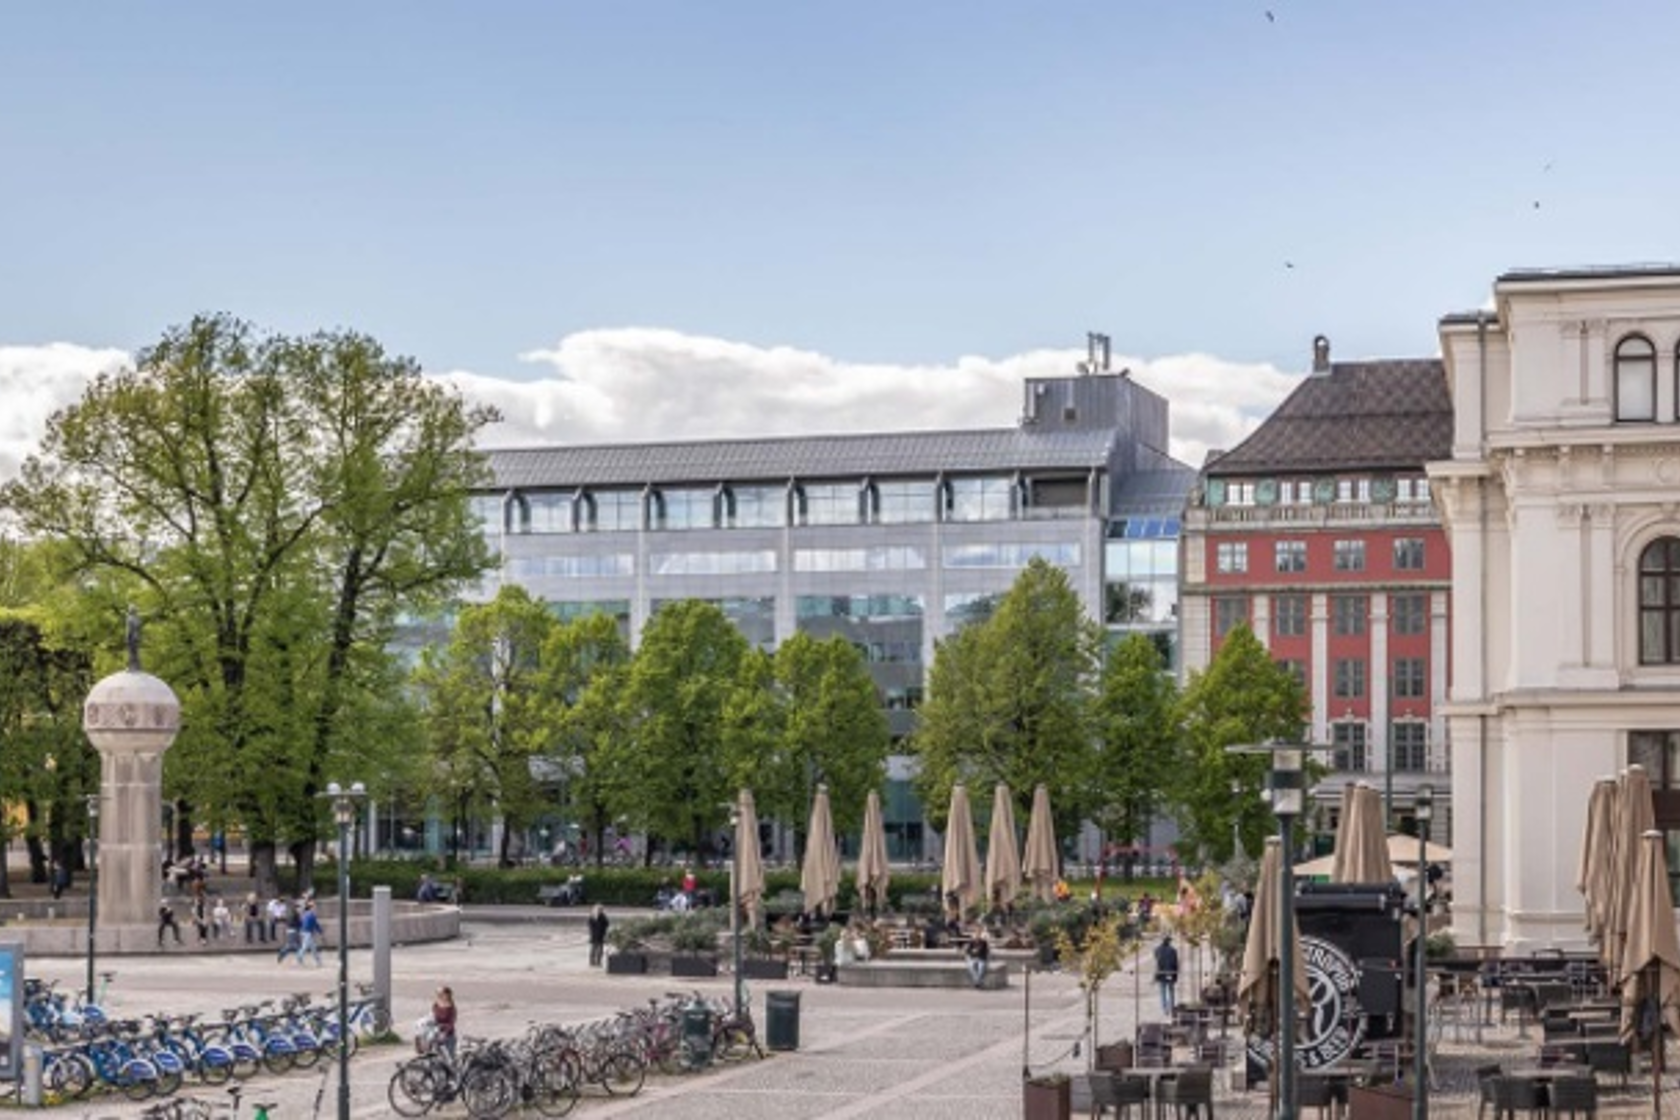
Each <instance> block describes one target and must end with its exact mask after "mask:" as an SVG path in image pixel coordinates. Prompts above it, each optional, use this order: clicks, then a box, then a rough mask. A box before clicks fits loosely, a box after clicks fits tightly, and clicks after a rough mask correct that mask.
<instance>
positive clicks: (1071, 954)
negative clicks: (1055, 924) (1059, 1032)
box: [1056, 914, 1126, 1068]
mask: <svg viewBox="0 0 1680 1120" xmlns="http://www.w3.org/2000/svg"><path fill="white" fill-rule="evenodd" d="M1125 949H1126V946H1125V944H1124V942H1123V941H1122V939H1121V936H1120V918H1119V915H1116V914H1110V915H1109V916H1108V917H1106V918H1103V919H1102V920H1101V921H1098V922H1095V923H1093V924H1091V925H1090V926H1089V927H1087V928H1086V930H1085V932H1084V935H1083V936H1082V937H1080V938H1079V939H1078V940H1075V939H1074V938H1073V937H1072V936H1070V935H1069V934H1068V933H1067V932H1066V930H1058V931H1057V934H1056V953H1057V955H1058V956H1060V957H1061V959H1062V967H1063V968H1064V969H1066V970H1067V971H1068V972H1070V973H1072V974H1073V975H1074V976H1075V977H1077V978H1078V980H1079V990H1080V991H1082V992H1084V993H1085V1031H1086V1033H1087V1034H1089V1035H1090V1036H1091V1044H1090V1046H1088V1047H1087V1048H1086V1061H1087V1063H1088V1064H1089V1065H1091V1066H1092V1068H1094V1064H1095V1062H1096V1054H1097V1042H1098V1039H1097V993H1098V992H1099V991H1100V990H1101V989H1102V986H1103V984H1104V983H1105V982H1106V981H1107V980H1108V978H1109V977H1110V976H1112V975H1113V974H1114V972H1115V970H1116V969H1118V968H1119V967H1120V962H1121V959H1122V958H1123V957H1124V955H1125Z"/></svg>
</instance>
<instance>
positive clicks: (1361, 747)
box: [1330, 723, 1366, 772]
mask: <svg viewBox="0 0 1680 1120" xmlns="http://www.w3.org/2000/svg"><path fill="white" fill-rule="evenodd" d="M1330 742H1331V745H1332V746H1333V747H1334V748H1335V752H1336V753H1335V763H1334V765H1335V767H1336V769H1338V770H1352V771H1355V772H1358V771H1361V770H1364V769H1366V765H1365V762H1366V760H1365V725H1364V724H1363V723H1333V724H1331V725H1330Z"/></svg>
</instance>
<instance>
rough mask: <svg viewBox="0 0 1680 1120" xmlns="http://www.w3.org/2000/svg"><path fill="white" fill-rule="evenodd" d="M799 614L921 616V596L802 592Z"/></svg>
mask: <svg viewBox="0 0 1680 1120" xmlns="http://www.w3.org/2000/svg"><path fill="white" fill-rule="evenodd" d="M796 610H797V613H798V616H799V617H800V618H801V619H806V618H920V617H922V597H921V596H920V595H801V596H800V597H799V602H798V603H797V604H796Z"/></svg>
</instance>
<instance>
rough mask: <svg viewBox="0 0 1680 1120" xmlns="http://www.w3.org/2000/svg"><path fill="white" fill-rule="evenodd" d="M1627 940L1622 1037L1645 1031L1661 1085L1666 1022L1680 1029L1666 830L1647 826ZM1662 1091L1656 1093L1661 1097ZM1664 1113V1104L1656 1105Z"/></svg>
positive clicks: (1679, 970) (1679, 956)
mask: <svg viewBox="0 0 1680 1120" xmlns="http://www.w3.org/2000/svg"><path fill="white" fill-rule="evenodd" d="M1628 903H1629V906H1628V922H1627V926H1628V929H1627V944H1626V946H1625V947H1624V950H1623V953H1622V963H1621V970H1620V972H1619V973H1618V974H1617V977H1618V979H1619V980H1620V981H1621V985H1622V1041H1623V1042H1630V1041H1632V1040H1633V1039H1635V1037H1636V1036H1637V1037H1639V1040H1640V1043H1641V1045H1645V1046H1648V1047H1649V1048H1650V1051H1651V1055H1652V1070H1651V1076H1652V1077H1653V1079H1657V1083H1658V1084H1659V1085H1660V1083H1661V1082H1660V1077H1661V1074H1662V1051H1663V1046H1662V1031H1661V1026H1662V1024H1666V1025H1667V1027H1668V1029H1669V1030H1670V1031H1673V1032H1675V1033H1676V1034H1680V935H1677V934H1676V931H1675V926H1674V901H1673V896H1672V895H1671V894H1670V893H1669V884H1668V859H1667V857H1666V856H1665V855H1664V853H1663V837H1662V833H1660V832H1658V831H1657V830H1656V829H1651V830H1649V831H1647V832H1645V833H1644V834H1643V835H1642V836H1641V837H1640V841H1639V859H1638V869H1637V871H1636V872H1635V876H1634V882H1633V888H1632V893H1631V896H1630V897H1629V899H1628ZM1661 1097H1662V1094H1661V1092H1660V1090H1659V1091H1657V1092H1656V1094H1655V1099H1656V1101H1660V1100H1661ZM1655 1107H1656V1109H1657V1111H1656V1115H1658V1116H1661V1115H1662V1113H1661V1106H1660V1104H1658V1105H1656V1106H1655Z"/></svg>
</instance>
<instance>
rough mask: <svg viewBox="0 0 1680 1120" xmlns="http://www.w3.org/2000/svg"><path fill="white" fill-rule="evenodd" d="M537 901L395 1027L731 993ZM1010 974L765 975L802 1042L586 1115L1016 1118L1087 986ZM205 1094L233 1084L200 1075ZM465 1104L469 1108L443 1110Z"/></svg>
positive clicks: (166, 999) (406, 988)
mask: <svg viewBox="0 0 1680 1120" xmlns="http://www.w3.org/2000/svg"><path fill="white" fill-rule="evenodd" d="M491 917H497V918H502V919H505V918H506V917H507V915H490V914H487V913H486V914H484V915H483V918H485V919H487V918H491ZM532 917H534V919H535V920H530V921H517V922H508V921H506V920H497V921H493V922H492V921H488V920H482V919H480V918H474V917H473V915H472V913H471V911H469V919H470V920H469V922H468V924H467V927H466V932H467V936H465V937H463V938H462V939H460V940H458V941H455V942H449V943H443V944H436V945H417V946H410V947H402V948H399V949H397V950H396V952H395V954H394V960H393V976H394V986H395V998H394V1004H395V1006H394V1013H395V1020H396V1024H397V1028H398V1030H399V1031H400V1032H401V1033H403V1034H404V1035H405V1036H406V1035H407V1034H408V1033H409V1031H410V1027H411V1024H412V1023H413V1022H414V1021H415V1020H416V1019H418V1018H420V1017H421V1016H422V1015H423V1014H425V1012H426V1010H427V1008H428V1007H429V1005H430V1001H431V995H432V992H433V991H434V990H435V988H436V986H437V985H438V984H441V983H448V984H450V985H451V986H452V987H453V988H454V989H455V994H456V1000H457V1002H458V1004H459V1005H460V1008H461V1022H462V1026H461V1029H462V1032H463V1034H466V1035H469V1036H471V1035H489V1036H505V1035H513V1034H517V1033H519V1032H520V1031H522V1030H523V1029H524V1028H525V1027H526V1025H527V1024H529V1023H530V1022H532V1021H549V1022H553V1021H558V1022H563V1023H571V1022H581V1021H585V1020H588V1019H592V1018H597V1017H601V1016H606V1015H609V1014H611V1013H612V1012H614V1011H617V1010H619V1009H622V1008H625V1007H630V1006H635V1005H638V1004H640V1003H642V1002H644V1001H646V1000H648V999H650V998H657V997H659V996H662V995H664V994H665V993H666V992H669V991H673V990H678V989H692V987H694V986H695V985H696V984H698V986H699V987H700V988H701V989H702V990H704V991H706V992H708V993H710V994H714V995H726V994H727V993H728V992H729V991H730V989H731V982H730V980H729V979H728V978H727V977H724V978H720V979H717V980H703V981H698V982H695V981H683V982H681V983H680V984H679V983H677V982H675V981H673V980H671V979H670V978H669V977H619V976H613V977H608V976H605V975H603V974H601V973H600V972H599V971H592V970H590V969H588V968H587V967H586V956H587V947H586V945H585V937H584V932H583V927H582V925H581V924H580V923H579V920H578V919H580V918H581V915H580V914H571V913H569V912H567V913H565V914H562V915H555V914H553V912H549V913H548V914H543V913H542V912H537V913H536V914H535V915H532ZM1144 967H1145V972H1144V973H1143V974H1142V975H1141V976H1138V975H1134V974H1133V973H1132V972H1131V971H1129V970H1128V971H1125V972H1123V973H1121V974H1119V975H1116V976H1115V977H1113V978H1112V979H1111V981H1110V983H1109V984H1108V985H1107V986H1106V987H1105V988H1104V990H1103V993H1102V999H1101V1004H1100V1008H1099V1010H1100V1020H1099V1034H1100V1036H1101V1037H1102V1038H1103V1039H1108V1040H1112V1039H1118V1038H1124V1037H1129V1036H1130V1034H1131V1031H1132V1026H1133V1023H1134V1022H1135V1021H1136V1017H1137V1016H1138V1015H1139V1014H1140V1013H1141V1015H1142V1016H1143V1017H1144V1018H1151V1017H1155V1016H1157V1015H1158V1011H1156V1009H1155V1008H1154V1006H1153V1004H1154V1001H1153V999H1152V993H1151V991H1150V978H1149V975H1148V972H1147V967H1148V966H1147V964H1146V965H1145V966H1144ZM112 968H113V969H114V970H115V972H116V980H115V982H114V983H113V985H112V987H111V991H110V996H109V999H108V1001H107V1002H108V1003H109V1004H110V1005H111V1006H112V1008H113V1010H114V1011H115V1012H116V1013H118V1014H142V1013H145V1012H149V1011H161V1010H170V1011H215V1010H217V1009H219V1008H222V1007H225V1006H231V1005H234V1004H237V1003H240V1002H249V1001H251V1000H253V999H256V998H268V997H273V996H279V995H285V994H288V993H292V992H310V993H312V994H314V995H316V996H321V995H322V994H324V993H326V992H328V990H329V989H330V988H332V986H333V984H334V983H335V980H336V977H337V970H336V961H335V959H334V958H332V957H331V955H330V954H329V956H328V958H327V964H326V966H325V967H322V968H315V967H313V966H299V965H296V964H292V963H290V962H288V963H287V964H285V965H277V964H275V963H273V962H272V961H271V960H270V959H269V958H266V957H251V956H218V955H216V954H214V953H213V952H211V953H197V952H195V953H192V954H190V955H171V954H165V955H160V956H155V957H139V958H136V957H129V958H122V959H120V960H116V961H113V962H112ZM28 971H29V973H30V974H31V975H35V976H42V977H46V978H57V979H59V980H60V981H61V982H62V984H63V985H64V986H66V987H75V986H77V985H78V984H80V983H81V982H82V981H83V978H84V977H85V975H86V973H85V965H84V964H83V962H81V961H79V960H35V961H31V962H29V965H28ZM370 974H371V962H370V958H369V954H368V953H366V952H354V953H352V954H351V977H352V979H353V980H367V979H369V978H370ZM1011 985H1012V986H1011V987H1009V988H1008V989H1006V990H1003V991H989V992H977V991H971V990H956V991H926V990H912V991H905V990H890V989H889V990H882V989H873V990H872V989H859V988H840V987H835V986H832V985H824V986H817V985H815V984H813V983H811V982H810V981H809V980H806V979H802V978H797V977H796V978H793V979H791V980H788V981H785V982H777V983H770V984H766V983H754V984H752V985H750V986H749V988H748V992H749V996H750V998H751V999H752V1001H753V1004H754V1007H755V1008H756V1009H757V1017H758V1021H759V1023H760V1025H761V1029H762V1024H763V1022H764V996H765V993H766V992H767V991H769V990H775V991H793V992H797V993H799V996H800V1017H799V1036H800V1037H799V1042H800V1046H799V1049H798V1050H797V1051H794V1052H787V1053H779V1054H772V1055H770V1056H769V1057H768V1058H767V1059H765V1060H764V1061H762V1062H752V1061H749V1062H746V1063H743V1064H740V1065H735V1066H731V1067H729V1068H720V1069H715V1070H712V1071H709V1072H707V1073H703V1074H699V1075H695V1076H691V1077H682V1078H670V1077H657V1076H655V1077H650V1078H649V1079H648V1083H647V1086H646V1088H645V1089H644V1090H643V1092H642V1093H641V1094H640V1095H639V1096H637V1097H635V1098H631V1099H626V1100H615V1099H608V1098H604V1097H585V1099H584V1102H583V1104H582V1107H581V1108H580V1109H579V1111H578V1112H577V1113H574V1115H580V1116H585V1117H589V1118H591V1120H594V1118H598V1117H599V1118H606V1117H616V1116H628V1117H636V1118H638V1120H660V1118H665V1117H670V1118H679V1117H680V1118H682V1120H709V1118H712V1117H717V1118H719V1120H723V1118H730V1120H735V1118H744V1120H752V1118H754V1117H765V1118H767V1120H768V1118H771V1117H774V1118H775V1120H803V1118H807V1117H810V1118H817V1117H821V1118H824V1120H845V1118H849V1117H882V1118H885V1120H898V1118H903V1120H912V1118H914V1120H944V1118H946V1117H950V1118H958V1117H961V1118H963V1120H989V1118H999V1120H1001V1118H1004V1117H1009V1118H1014V1117H1018V1116H1020V1115H1021V1074H1022V1067H1023V1064H1025V1065H1027V1066H1028V1067H1030V1068H1031V1069H1032V1070H1033V1071H1034V1072H1035V1073H1037V1072H1045V1071H1051V1070H1064V1071H1067V1072H1070V1073H1071V1072H1078V1071H1080V1070H1082V1069H1083V1068H1084V1065H1085V1061H1086V1058H1087V1056H1088V1053H1089V1051H1088V1046H1087V1044H1086V1043H1085V1041H1084V1039H1083V1037H1082V1033H1083V1028H1084V1021H1083V1012H1082V1006H1083V1003H1082V996H1081V994H1080V992H1079V990H1078V988H1077V986H1076V985H1075V984H1074V983H1073V981H1072V980H1071V979H1070V978H1068V977H1065V976H1061V975H1057V974H1035V975H1034V976H1033V977H1032V980H1031V988H1030V997H1031V998H1030V1010H1029V1007H1028V999H1027V995H1028V992H1027V989H1026V988H1025V987H1024V986H1023V985H1022V983H1021V977H1020V976H1019V975H1015V976H1012V977H1011ZM1076 1043H1078V1044H1079V1053H1078V1056H1075V1053H1074V1049H1075V1044H1076ZM1536 1047H1537V1042H1536V1041H1535V1040H1533V1039H1520V1038H1519V1037H1518V1035H1517V1032H1516V1029H1515V1027H1514V1026H1513V1027H1509V1028H1492V1029H1490V1030H1489V1031H1487V1032H1486V1033H1485V1035H1484V1038H1483V1040H1482V1041H1481V1042H1480V1043H1477V1042H1476V1041H1474V1040H1473V1039H1469V1038H1467V1039H1466V1040H1464V1041H1463V1042H1458V1041H1454V1040H1451V1039H1449V1040H1447V1041H1445V1042H1443V1043H1442V1045H1441V1049H1440V1052H1439V1056H1438V1060H1437V1063H1436V1064H1437V1071H1438V1079H1439V1081H1440V1088H1439V1089H1438V1090H1437V1091H1436V1092H1434V1093H1432V1094H1431V1107H1430V1111H1431V1114H1432V1115H1433V1116H1434V1117H1436V1118H1437V1120H1457V1118H1460V1117H1463V1118H1468V1117H1471V1116H1474V1115H1475V1108H1476V1106H1475V1096H1476V1094H1475V1085H1474V1076H1473V1073H1472V1071H1473V1069H1474V1068H1475V1067H1476V1066H1478V1065H1481V1064H1483V1063H1484V1062H1488V1061H1494V1062H1500V1063H1503V1064H1504V1065H1506V1066H1507V1067H1508V1068H1514V1067H1517V1066H1522V1065H1529V1064H1532V1062H1533V1059H1534V1055H1535V1050H1536ZM410 1053H411V1051H410V1050H409V1049H408V1048H407V1047H406V1046H400V1047H389V1048H383V1047H382V1048H369V1049H366V1050H364V1051H363V1052H362V1053H361V1054H360V1055H358V1056H357V1057H356V1059H355V1060H354V1061H353V1063H352V1065H351V1089H352V1112H353V1115H355V1116H357V1117H383V1116H389V1115H391V1114H392V1113H391V1109H390V1106H389V1104H388V1103H387V1099H386V1090H387V1085H388V1082H389V1079H390V1075H391V1072H392V1070H393V1069H395V1068H396V1065H397V1063H398V1062H400V1061H402V1060H403V1059H404V1058H405V1057H407V1056H408V1055H409V1054H410ZM1665 1082H1666V1085H1665V1092H1664V1100H1663V1102H1662V1103H1663V1113H1662V1115H1664V1116H1672V1117H1675V1118H1677V1120H1680V1089H1676V1087H1675V1078H1674V1076H1673V1075H1669V1076H1667V1077H1665ZM183 1093H184V1094H189V1095H192V1094H193V1093H194V1090H193V1089H192V1088H191V1087H190V1086H189V1087H188V1088H186V1089H184V1090H183ZM1219 1093H1220V1095H1219V1098H1218V1102H1217V1105H1216V1109H1215V1115H1216V1116H1218V1117H1219V1118H1220V1120H1249V1118H1254V1120H1259V1118H1261V1117H1264V1116H1266V1115H1267V1113H1268V1109H1267V1105H1266V1094H1265V1090H1264V1088H1261V1089H1258V1090H1255V1091H1249V1092H1233V1091H1231V1090H1230V1089H1229V1088H1228V1087H1221V1089H1220V1090H1219ZM318 1094H319V1096H320V1108H319V1111H318V1112H317V1108H316V1106H317V1096H318ZM196 1095H199V1096H202V1097H220V1096H221V1095H222V1094H221V1091H220V1090H216V1089H201V1090H198V1091H197V1093H196ZM245 1100H246V1102H247V1104H249V1102H251V1101H256V1100H269V1101H274V1102H277V1106H276V1107H275V1109H274V1110H273V1116H274V1118H275V1120H293V1118H295V1117H312V1116H315V1115H320V1116H333V1115H335V1114H336V1100H337V1077H336V1073H335V1072H334V1071H333V1070H330V1069H329V1070H326V1071H325V1072H322V1071H320V1070H317V1071H297V1072H294V1073H291V1074H288V1075H286V1076H284V1077H270V1076H264V1077H259V1078H256V1079H253V1081H252V1082H250V1083H248V1085H247V1093H246V1097H245ZM142 1110H143V1106H140V1105H134V1104H130V1103H128V1102H126V1101H95V1102H84V1103H76V1104H71V1105H65V1106H62V1107H61V1108H59V1109H58V1110H57V1112H58V1114H60V1115H67V1116H78V1117H90V1118H92V1117H100V1118H103V1117H111V1118H119V1117H123V1118H126V1117H134V1116H138V1115H139V1114H140V1113H141V1111H142ZM459 1114H460V1110H459V1109H456V1110H455V1111H454V1112H453V1113H451V1112H448V1111H445V1112H443V1113H437V1114H434V1115H443V1116H449V1115H459ZM246 1115H249V1109H248V1108H247V1111H246ZM1600 1115H1601V1116H1604V1117H1650V1116H1652V1115H1654V1113H1653V1110H1652V1101H1651V1092H1650V1088H1649V1075H1648V1074H1647V1075H1645V1077H1644V1078H1643V1079H1642V1080H1641V1079H1637V1078H1636V1080H1635V1082H1634V1083H1633V1084H1630V1086H1629V1087H1628V1089H1627V1090H1625V1091H1623V1090H1620V1089H1618V1088H1612V1089H1611V1091H1610V1092H1609V1093H1608V1095H1607V1096H1606V1098H1605V1099H1604V1102H1603V1106H1602V1108H1601V1111H1600Z"/></svg>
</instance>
